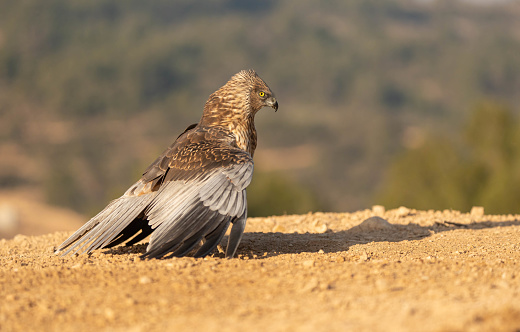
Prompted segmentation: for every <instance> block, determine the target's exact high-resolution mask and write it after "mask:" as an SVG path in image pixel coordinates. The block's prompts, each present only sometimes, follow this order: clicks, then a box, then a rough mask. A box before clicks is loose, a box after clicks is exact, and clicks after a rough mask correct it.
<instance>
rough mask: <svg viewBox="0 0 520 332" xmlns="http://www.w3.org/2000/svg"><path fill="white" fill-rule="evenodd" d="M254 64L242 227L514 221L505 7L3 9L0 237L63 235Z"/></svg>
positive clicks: (240, 3)
mask: <svg viewBox="0 0 520 332" xmlns="http://www.w3.org/2000/svg"><path fill="white" fill-rule="evenodd" d="M248 68H253V69H255V70H256V71H257V72H258V73H259V75H260V76H261V77H262V78H263V79H264V80H265V81H266V82H267V83H268V84H269V85H270V87H271V88H272V90H273V91H275V93H276V95H277V97H278V100H279V104H280V110H279V112H277V113H274V112H273V111H272V110H271V109H264V110H263V111H262V112H260V113H259V114H257V117H256V123H257V130H258V136H259V145H258V149H257V152H256V155H255V176H254V180H253V183H252V184H251V186H250V189H248V200H249V211H250V213H249V214H250V216H268V215H279V214H284V213H287V214H293V213H307V212H309V211H345V212H348V211H354V210H358V209H364V208H369V207H371V206H372V205H374V204H381V205H384V206H385V207H386V208H387V209H390V208H395V207H398V206H400V205H405V206H407V207H411V208H418V209H457V210H462V211H468V210H469V209H470V208H471V207H472V206H474V205H479V206H484V207H485V209H486V212H487V213H520V204H519V203H520V146H519V144H518V142H519V141H520V137H518V135H520V130H518V129H519V126H520V124H519V120H518V112H519V111H520V110H519V106H518V105H519V102H520V4H519V3H518V2H516V1H504V0H503V1H491V0H488V1H484V0H481V1H477V0H473V1H470V0H465V1H462V0H459V1H456V0H402V1H401V0H385V1H381V0H352V1H341V0H328V1H326V2H325V1H324V2H316V1H307V0H298V1H296V0H293V1H283V0H280V1H269V0H264V1H247V0H213V1H193V0H182V1H178V0H177V1H173V0H157V1H141V0H129V1H115V0H75V1H67V0H47V1H41V0H25V1H15V0H0V238H2V237H10V236H13V235H14V234H17V233H24V234H37V233H44V232H48V231H52V230H73V229H75V228H76V227H78V226H79V225H81V224H82V223H83V222H85V221H86V220H87V219H88V218H89V217H91V216H92V215H94V214H95V213H97V212H98V211H99V210H100V209H101V208H103V207H104V206H105V205H106V204H107V202H108V201H110V200H111V199H114V198H116V197H118V196H120V195H121V194H122V193H123V192H124V191H125V190H126V189H127V188H128V187H129V186H130V185H131V184H132V183H133V182H135V181H136V180H137V179H138V178H139V176H140V175H141V173H142V172H143V170H144V169H145V168H146V167H147V166H148V164H150V163H151V162H152V161H153V160H154V159H155V158H156V157H157V155H159V154H160V153H162V151H163V150H164V149H165V148H166V147H167V146H169V145H170V144H171V143H172V142H173V140H174V139H175V138H176V137H177V135H178V134H179V133H180V132H181V131H182V130H183V129H184V128H185V127H186V126H187V125H189V124H191V123H194V122H198V120H199V118H200V115H201V112H202V108H203V105H204V103H205V101H206V99H207V97H208V96H209V95H210V94H211V93H212V92H213V91H215V90H216V89H217V88H219V87H220V86H221V85H223V84H224V83H225V82H226V81H227V80H228V79H229V77H231V76H232V75H233V74H235V73H236V72H238V71H240V70H241V69H248Z"/></svg>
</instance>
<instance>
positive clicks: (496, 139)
mask: <svg viewBox="0 0 520 332" xmlns="http://www.w3.org/2000/svg"><path fill="white" fill-rule="evenodd" d="M519 129H520V128H519V123H518V120H517V119H516V118H515V117H513V115H512V112H511V111H510V110H509V109H508V108H506V107H504V106H502V105H500V104H497V103H493V102H484V103H482V104H480V105H479V106H477V107H476V108H475V109H474V111H473V113H472V116H471V118H470V120H469V123H468V125H467V127H466V130H465V132H464V134H463V135H461V136H460V137H459V140H458V141H457V142H458V143H457V142H454V141H450V140H448V139H445V138H436V137H431V138H430V139H428V140H427V143H426V144H424V145H422V146H421V147H419V148H416V149H411V150H408V151H405V152H404V153H403V154H401V155H400V156H399V157H397V158H396V160H395V161H394V162H393V164H392V165H391V166H390V169H389V171H388V174H387V177H386V182H385V183H384V185H383V189H382V190H381V193H380V202H381V203H382V204H385V205H386V206H389V207H397V206H399V205H406V206H411V207H414V208H418V209H448V208H450V209H457V210H462V211H468V210H469V209H470V208H471V207H472V206H473V205H481V206H484V207H485V208H486V211H487V212H489V213H519V212H520V204H519V203H520V167H519V166H520V148H519V145H518V139H519V136H518V131H519Z"/></svg>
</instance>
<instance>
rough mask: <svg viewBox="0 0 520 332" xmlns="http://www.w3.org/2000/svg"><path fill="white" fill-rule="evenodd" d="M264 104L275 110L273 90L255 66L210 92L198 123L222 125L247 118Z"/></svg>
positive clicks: (276, 104)
mask: <svg viewBox="0 0 520 332" xmlns="http://www.w3.org/2000/svg"><path fill="white" fill-rule="evenodd" d="M265 106H268V107H272V108H274V110H275V111H277V110H278V101H277V100H276V97H275V96H274V93H273V91H271V89H270V88H269V86H267V84H266V83H265V82H264V81H263V80H262V79H261V78H260V77H259V76H258V75H257V74H256V72H255V71H254V70H252V69H250V70H242V71H240V72H239V73H237V74H235V75H233V76H232V77H231V78H230V79H229V81H228V82H227V83H226V84H224V86H222V87H221V88H220V89H218V90H217V91H215V92H214V93H212V94H211V96H210V97H209V99H208V101H207V102H206V105H205V106H204V113H203V116H202V119H201V121H202V122H201V123H202V124H203V125H222V124H223V123H228V122H233V121H237V119H241V118H242V119H246V118H250V117H253V116H254V115H255V114H256V113H257V112H258V111H259V110H260V109H261V108H263V107H265Z"/></svg>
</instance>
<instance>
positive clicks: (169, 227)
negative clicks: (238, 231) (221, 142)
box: [145, 162, 253, 257]
mask: <svg viewBox="0 0 520 332" xmlns="http://www.w3.org/2000/svg"><path fill="white" fill-rule="evenodd" d="M252 168H253V163H252V162H251V163H244V164H237V165H232V166H230V167H228V168H219V169H214V170H213V171H212V172H211V173H210V174H207V176H205V177H204V180H203V181H201V180H192V181H189V182H187V183H185V182H184V181H172V182H170V183H168V184H166V185H164V186H163V187H162V188H161V189H160V190H159V194H158V195H157V196H156V197H155V198H154V201H153V202H152V203H151V204H150V208H149V209H148V210H147V211H146V215H147V217H148V219H149V225H150V226H152V227H153V228H156V229H155V231H154V232H153V233H152V236H151V238H150V244H149V246H148V248H147V253H146V254H145V256H148V257H160V256H162V255H164V254H165V253H166V252H171V251H172V250H177V252H176V253H179V252H184V251H185V250H186V249H187V248H190V249H192V248H193V247H192V245H193V243H198V242H199V241H200V240H201V239H203V238H206V236H208V234H209V233H210V232H212V231H214V230H215V229H217V228H218V226H220V225H221V223H222V220H221V216H224V217H228V218H229V221H232V222H235V220H237V219H243V220H244V223H245V219H246V213H245V210H246V209H245V207H246V205H247V204H246V195H245V188H246V187H247V185H248V184H249V183H250V182H251V177H252ZM248 176H249V177H248ZM185 187H189V189H186V188H185ZM173 203H175V204H173ZM226 229H227V227H226ZM242 231H243V229H242ZM224 233H225V230H224ZM220 235H221V234H218V236H220ZM216 238H217V236H214V237H212V239H213V240H215V239H216ZM206 240H207V239H206ZM238 242H240V238H238V239H237V241H236V245H237V246H238ZM213 244H214V243H211V245H210V244H208V245H206V246H205V250H206V249H208V248H209V247H212V249H213V248H214V246H213ZM203 246H204V245H203ZM165 250H166V252H165ZM199 250H200V249H199ZM235 250H236V248H235ZM176 253H174V254H176Z"/></svg>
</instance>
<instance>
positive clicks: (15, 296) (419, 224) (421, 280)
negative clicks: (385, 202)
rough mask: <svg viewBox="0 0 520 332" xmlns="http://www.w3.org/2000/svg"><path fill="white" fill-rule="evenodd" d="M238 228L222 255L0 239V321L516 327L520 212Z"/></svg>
mask: <svg viewBox="0 0 520 332" xmlns="http://www.w3.org/2000/svg"><path fill="white" fill-rule="evenodd" d="M376 214H379V215H380V216H381V217H383V218H384V219H385V220H387V221H388V223H387V222H386V221H385V220H382V219H378V218H372V219H369V220H366V219H367V218H370V217H372V216H374V215H376ZM246 231H247V233H246V234H245V235H244V238H243V240H242V243H241V245H240V247H239V250H238V254H239V258H236V259H232V260H226V259H224V258H223V254H222V253H219V252H216V253H215V254H214V255H213V256H211V257H206V258H205V259H193V258H180V259H165V260H147V261H143V260H140V259H139V254H140V253H142V252H143V251H144V249H145V245H144V244H140V245H136V246H134V247H118V248H115V249H113V250H101V251H98V252H95V253H93V254H91V255H90V256H87V255H82V256H67V257H58V256H55V255H53V250H54V248H55V247H56V246H57V245H58V244H59V243H60V242H61V241H62V240H64V239H65V238H66V237H67V235H69V234H70V232H60V233H53V234H48V235H42V236H23V235H18V236H16V237H15V238H14V239H12V240H0V330H1V331H22V330H23V331H36V330H37V331H165V330H177V331H184V330H191V329H196V330H207V331H217V330H225V331H520V266H519V262H520V216H512V215H509V216H490V215H483V214H482V211H479V209H475V210H474V211H473V213H472V214H469V213H468V214H462V213H460V212H457V211H415V210H410V209H406V208H400V209H397V210H391V211H386V212H383V211H382V210H381V208H377V207H375V208H374V209H373V210H366V211H360V212H356V213H344V214H323V213H316V214H308V215H301V216H282V217H271V218H262V219H260V218H256V219H250V220H249V221H248V227H247V229H246Z"/></svg>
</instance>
